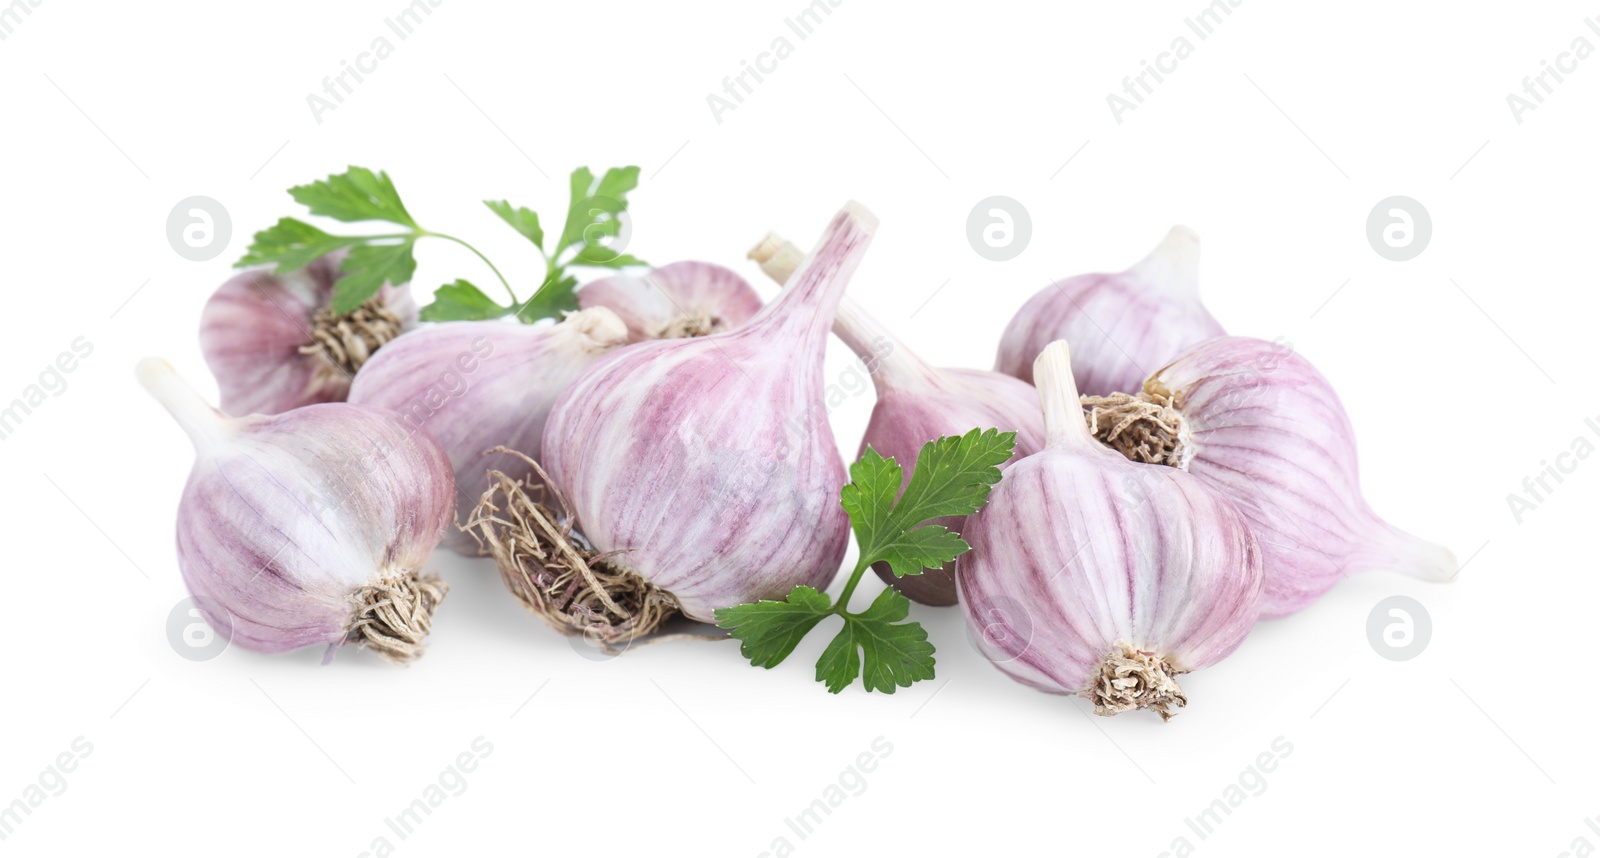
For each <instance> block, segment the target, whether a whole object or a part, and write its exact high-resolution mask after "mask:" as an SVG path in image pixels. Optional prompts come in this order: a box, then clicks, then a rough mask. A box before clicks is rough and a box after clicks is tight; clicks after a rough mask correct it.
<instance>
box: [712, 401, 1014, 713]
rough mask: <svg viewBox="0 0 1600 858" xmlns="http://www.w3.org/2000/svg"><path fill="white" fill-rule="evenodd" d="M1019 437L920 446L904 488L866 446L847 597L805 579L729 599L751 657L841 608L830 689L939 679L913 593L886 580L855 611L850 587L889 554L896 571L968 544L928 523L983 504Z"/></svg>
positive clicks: (844, 499) (856, 474)
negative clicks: (768, 593) (742, 599)
mask: <svg viewBox="0 0 1600 858" xmlns="http://www.w3.org/2000/svg"><path fill="white" fill-rule="evenodd" d="M1015 442H1016V433H1015V432H1001V431H999V430H997V429H989V430H987V431H984V430H978V429H973V430H972V431H971V432H968V433H967V434H965V435H962V436H950V437H946V438H939V439H936V440H934V441H930V442H928V443H927V444H926V445H924V446H923V448H922V450H921V451H920V452H918V454H917V466H916V468H915V469H913V471H912V473H911V478H910V479H909V480H906V481H905V490H904V491H903V492H902V491H901V489H900V487H901V483H902V480H903V479H904V473H903V471H902V470H901V468H900V465H899V464H897V463H896V462H895V461H894V460H893V459H885V458H884V457H883V456H880V455H879V454H878V452H877V451H876V450H873V449H872V448H870V447H869V448H867V450H866V452H864V453H862V454H861V458H860V459H859V460H857V461H856V463H855V464H854V465H851V466H850V479H851V482H850V484H849V485H847V486H845V487H844V489H843V490H842V491H841V492H840V494H839V503H840V505H841V506H843V507H844V509H845V511H846V512H847V513H849V514H850V523H851V526H852V528H853V529H854V530H855V534H856V543H857V546H858V548H859V549H860V550H859V552H858V555H859V556H858V559H857V562H856V568H855V570H854V571H852V572H851V573H850V580H849V582H848V583H846V584H845V587H844V591H843V592H842V593H841V594H840V596H839V601H838V602H837V603H832V604H830V603H829V601H828V597H827V596H826V595H825V594H823V593H819V592H817V591H816V590H814V589H812V588H810V587H796V588H795V589H794V590H793V591H791V592H790V593H789V595H788V596H787V597H786V598H785V600H784V601H782V602H756V603H754V604H749V605H738V606H735V607H732V608H722V609H720V610H718V611H717V612H716V618H717V625H719V626H721V627H722V628H724V629H728V630H729V632H730V634H731V635H732V636H733V637H735V638H738V639H739V640H740V641H741V643H740V645H739V652H740V653H742V654H743V655H744V657H745V658H748V659H750V663H751V664H755V665H758V666H760V667H767V668H771V667H774V666H776V665H778V664H780V663H781V662H782V661H783V660H784V659H786V658H788V657H789V655H790V654H791V653H793V652H794V650H795V647H796V646H798V645H799V643H800V641H801V639H803V638H804V637H805V636H806V634H808V633H809V632H810V631H811V630H812V629H814V628H816V626H817V624H818V623H820V622H822V620H823V619H824V618H826V617H828V616H829V615H831V614H837V615H839V617H841V618H842V619H843V620H844V627H843V628H841V629H840V630H839V632H838V634H836V635H834V638H833V640H832V641H831V642H830V643H829V644H828V646H827V648H826V649H824V650H823V652H822V656H821V657H820V658H818V659H817V681H818V682H821V683H824V684H825V685H826V686H827V688H828V690H829V691H830V692H833V693H834V694H837V693H839V692H840V691H843V690H844V689H845V688H847V687H849V686H850V685H851V684H852V683H854V682H855V680H856V678H857V677H860V678H861V684H862V685H864V686H865V687H866V688H867V690H868V691H879V692H882V693H884V694H893V693H894V691H895V689H896V688H909V687H910V686H911V684H912V683H914V682H920V681H922V680H925V679H932V678H933V676H934V657H933V656H934V648H933V644H931V643H929V642H928V633H927V631H925V630H924V629H923V628H922V626H921V625H919V624H918V623H915V622H909V621H907V620H906V618H907V617H908V616H910V613H911V601H910V600H909V599H907V598H906V597H905V596H903V595H901V594H900V592H899V591H898V590H895V589H893V588H886V589H885V590H884V591H883V592H881V593H879V594H878V597H877V598H876V599H874V600H873V602H872V604H871V605H870V606H869V607H868V608H867V609H866V610H864V611H861V612H860V613H855V612H852V611H850V610H849V602H850V596H851V594H853V593H854V592H855V589H856V585H857V584H859V583H860V582H861V577H862V575H863V574H864V573H865V572H866V570H867V568H868V567H870V566H871V565H872V564H873V563H877V562H880V561H882V562H887V563H888V564H889V566H890V568H892V569H893V570H894V573H895V575H896V576H905V575H918V574H921V573H922V570H923V569H925V568H927V569H931V568H936V567H939V566H942V565H944V564H945V563H948V562H950V561H951V560H954V559H955V558H956V557H958V556H960V555H961V554H962V553H964V552H966V551H967V550H968V549H969V548H970V546H968V545H967V543H966V542H965V541H964V540H962V539H961V536H960V535H959V534H957V533H954V532H952V531H950V530H949V529H948V528H945V527H943V526H941V525H937V524H927V523H926V522H927V521H928V520H929V519H933V518H941V517H944V516H961V515H971V514H972V513H975V512H977V511H978V509H979V508H981V507H982V506H983V505H984V504H985V503H987V502H988V499H989V489H990V487H991V486H993V485H994V484H995V483H998V482H999V481H1000V466H1001V465H1002V464H1004V463H1005V462H1006V460H1007V459H1010V458H1011V452H1012V447H1013V445H1014V444H1015Z"/></svg>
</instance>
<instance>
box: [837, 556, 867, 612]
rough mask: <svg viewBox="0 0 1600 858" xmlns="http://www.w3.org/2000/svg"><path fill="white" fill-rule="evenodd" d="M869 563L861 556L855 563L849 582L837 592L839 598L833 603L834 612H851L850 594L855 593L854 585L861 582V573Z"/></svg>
mask: <svg viewBox="0 0 1600 858" xmlns="http://www.w3.org/2000/svg"><path fill="white" fill-rule="evenodd" d="M871 565H872V564H871V563H869V562H866V558H862V559H861V561H860V562H857V563H856V568H855V571H854V572H851V573H850V583H848V584H846V585H844V590H843V591H841V592H840V593H839V600H838V601H837V602H834V603H833V608H834V611H835V612H837V613H839V614H841V615H849V614H850V613H851V612H850V596H851V595H852V594H854V593H855V591H856V585H857V584H860V583H861V576H862V574H863V573H865V572H866V571H867V567H868V566H871Z"/></svg>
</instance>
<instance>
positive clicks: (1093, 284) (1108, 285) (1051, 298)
mask: <svg viewBox="0 0 1600 858" xmlns="http://www.w3.org/2000/svg"><path fill="white" fill-rule="evenodd" d="M1199 284H1200V237H1199V236H1197V235H1195V234H1194V232H1193V231H1192V230H1190V229H1189V228H1188V227H1183V226H1175V227H1173V228H1172V231H1171V232H1168V233H1167V237H1166V238H1165V239H1163V240H1162V242H1161V244H1160V245H1159V246H1157V247H1156V249H1155V250H1153V251H1151V253H1150V255H1149V256H1146V257H1145V258H1144V259H1143V260H1142V261H1140V262H1139V264H1137V265H1135V266H1133V267H1132V268H1129V269H1128V270H1127V271H1124V272H1122V273H1121V274H1079V275H1077V276H1076V277H1068V278H1067V279H1065V280H1062V281H1059V282H1057V283H1053V284H1051V285H1050V286H1048V287H1046V288H1045V289H1044V290H1043V291H1041V292H1040V293H1039V294H1037V295H1034V296H1033V297H1032V298H1030V299H1029V300H1028V303H1026V304H1024V305H1022V309H1021V310H1018V311H1017V315H1016V316H1014V317H1013V318H1012V319H1011V324H1009V325H1007V326H1006V331H1005V334H1004V335H1003V336H1001V338H1000V356H999V358H998V359H997V360H996V362H995V369H996V370H998V371H1000V372H1003V373H1006V374H1007V375H1014V376H1016V377H1017V378H1020V379H1022V380H1023V381H1033V360H1034V358H1036V357H1038V355H1039V352H1040V351H1041V350H1042V349H1044V347H1045V346H1046V345H1048V344H1049V343H1051V342H1052V341H1054V340H1066V341H1067V342H1069V343H1072V372H1073V375H1074V376H1075V377H1076V379H1077V382H1078V389H1079V390H1080V391H1082V392H1083V393H1084V395H1086V396H1104V395H1106V394H1109V393H1114V392H1116V391H1121V390H1136V389H1138V386H1139V384H1140V383H1141V382H1143V381H1144V379H1145V377H1146V376H1148V375H1149V374H1150V372H1151V371H1152V370H1154V369H1155V368H1156V367H1159V366H1162V365H1163V364H1165V363H1166V362H1167V361H1169V360H1172V359H1173V358H1174V357H1176V356H1177V354H1178V353H1179V352H1181V351H1183V350H1184V349H1186V348H1188V347H1189V346H1192V345H1194V344H1195V343H1198V342H1200V341H1201V340H1208V339H1211V338H1212V337H1220V336H1222V335H1223V333H1224V332H1223V330H1222V325H1220V324H1218V322H1217V320H1216V319H1215V318H1212V316H1211V313H1210V312H1208V311H1207V310H1206V308H1205V305H1203V304H1201V303H1200V286H1199Z"/></svg>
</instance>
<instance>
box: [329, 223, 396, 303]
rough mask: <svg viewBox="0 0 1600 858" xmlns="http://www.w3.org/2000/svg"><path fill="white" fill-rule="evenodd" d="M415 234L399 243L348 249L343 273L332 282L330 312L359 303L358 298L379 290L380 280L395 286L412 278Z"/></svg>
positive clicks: (368, 296) (361, 300)
mask: <svg viewBox="0 0 1600 858" xmlns="http://www.w3.org/2000/svg"><path fill="white" fill-rule="evenodd" d="M416 243H417V240H416V239H415V238H408V239H405V240H404V241H401V242H400V243H399V244H362V245H358V246H356V247H352V248H351V249H350V255H349V256H346V257H345V258H344V262H343V263H341V264H340V266H339V270H340V271H342V272H344V276H342V277H340V278H339V281H338V282H337V283H335V284H333V308H332V309H333V312H334V313H335V314H337V315H343V314H345V313H348V312H350V311H352V310H354V309H355V308H357V307H359V306H361V302H363V301H365V300H367V299H368V298H371V297H372V296H373V295H376V294H378V290H379V289H382V288H383V284H385V283H388V284H390V285H394V286H398V285H400V284H402V283H409V282H411V275H412V274H413V273H415V272H416V270H417V259H416V257H415V256H413V255H412V252H411V251H412V248H413V247H414V246H415V245H416Z"/></svg>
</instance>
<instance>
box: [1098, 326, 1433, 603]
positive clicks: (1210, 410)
mask: <svg viewBox="0 0 1600 858" xmlns="http://www.w3.org/2000/svg"><path fill="white" fill-rule="evenodd" d="M1133 389H1134V390H1138V391H1140V392H1139V393H1137V394H1132V395H1129V394H1114V395H1112V396H1109V397H1085V399H1084V408H1085V410H1086V411H1087V412H1088V417H1089V423H1090V425H1091V426H1092V427H1093V431H1094V433H1095V435H1096V437H1098V438H1100V439H1101V440H1102V441H1104V442H1105V443H1107V444H1109V445H1110V446H1112V447H1114V448H1115V449H1117V450H1118V451H1120V452H1122V453H1123V454H1124V455H1126V456H1128V457H1129V458H1133V459H1136V460H1138V461H1146V462H1160V463H1163V464H1171V465H1174V466H1176V467H1180V468H1186V469H1187V470H1188V472H1189V473H1191V474H1193V475H1194V476H1195V477H1197V478H1198V479H1199V480H1200V481H1201V482H1203V483H1205V484H1206V485H1207V486H1209V487H1210V488H1212V489H1213V490H1214V491H1216V492H1218V493H1219V494H1221V495H1223V496H1225V497H1227V498H1228V499H1229V500H1230V501H1232V502H1233V504H1234V505H1235V506H1236V507H1238V509H1239V511H1240V513H1242V514H1243V515H1244V517H1245V518H1246V519H1248V520H1249V522H1250V527H1251V529H1252V530H1253V531H1254V532H1255V535H1256V539H1257V541H1258V542H1259V543H1260V545H1261V553H1262V557H1263V561H1264V565H1265V568H1266V587H1265V591H1264V594H1263V596H1262V605H1261V615H1262V616H1263V617H1267V618H1275V617H1283V616H1287V615H1289V614H1292V613H1295V612H1296V611H1299V610H1302V609H1304V608H1305V607H1307V606H1308V605H1310V604H1311V603H1312V602H1315V601H1316V600H1317V599H1318V598H1319V597H1321V596H1322V594H1323V593H1325V592H1327V591H1328V589H1329V588H1330V587H1332V586H1333V585H1334V584H1336V583H1338V581H1339V580H1340V579H1341V578H1343V577H1346V576H1348V575H1353V574H1356V573H1358V572H1365V571H1368V570H1372V569H1389V570H1392V571H1395V572H1400V573H1402V574H1405V575H1409V576H1411V577H1413V578H1420V579H1422V580H1426V581H1448V580H1451V579H1452V578H1454V577H1455V573H1456V569H1457V568H1458V567H1457V565H1456V559H1455V556H1454V555H1453V554H1451V553H1450V552H1449V551H1448V550H1447V549H1445V548H1442V547H1440V546H1438V545H1434V544H1433V543H1430V542H1425V541H1423V540H1421V539H1418V538H1417V537H1415V536H1412V535H1411V534H1409V533H1405V532H1404V531H1401V530H1399V529H1398V528H1396V527H1394V526H1393V525H1391V524H1389V523H1388V522H1386V521H1384V520H1383V519H1382V518H1379V517H1378V515H1377V514H1376V513H1374V512H1373V511H1372V508H1371V507H1369V506H1368V505H1367V502H1366V500H1365V498H1363V497H1362V495H1361V485H1360V476H1359V473H1358V469H1357V466H1356V442H1355V432H1354V430H1353V429H1352V428H1351V426H1350V418H1349V417H1348V416H1347V415H1346V414H1345V411H1344V406H1343V405H1341V404H1340V402H1339V397H1338V395H1337V394H1335V393H1334V392H1333V388H1332V386H1330V385H1329V384H1328V380H1327V379H1325V378H1323V376H1322V374H1321V373H1320V372H1317V370H1316V368H1315V367H1313V366H1312V365H1311V363H1310V362H1309V361H1307V360H1306V359H1305V358H1303V357H1301V356H1300V355H1298V354H1295V353H1294V352H1293V351H1291V350H1290V349H1289V347H1288V346H1287V345H1286V344H1280V343H1269V342H1266V341H1264V340H1257V339H1251V338H1248V337H1223V338H1220V339H1215V340H1210V341H1208V342H1205V343H1201V344H1200V345H1197V346H1195V347H1193V348H1191V349H1189V350H1188V351H1185V352H1184V353H1183V354H1181V355H1179V356H1178V357H1177V358H1176V359H1175V360H1173V361H1172V362H1171V363H1170V364H1167V365H1166V366H1164V367H1162V368H1161V369H1160V370H1158V371H1156V373H1155V374H1154V375H1152V376H1150V378H1149V379H1148V380H1147V381H1145V382H1144V383H1143V385H1141V386H1140V387H1136V388H1133Z"/></svg>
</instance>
